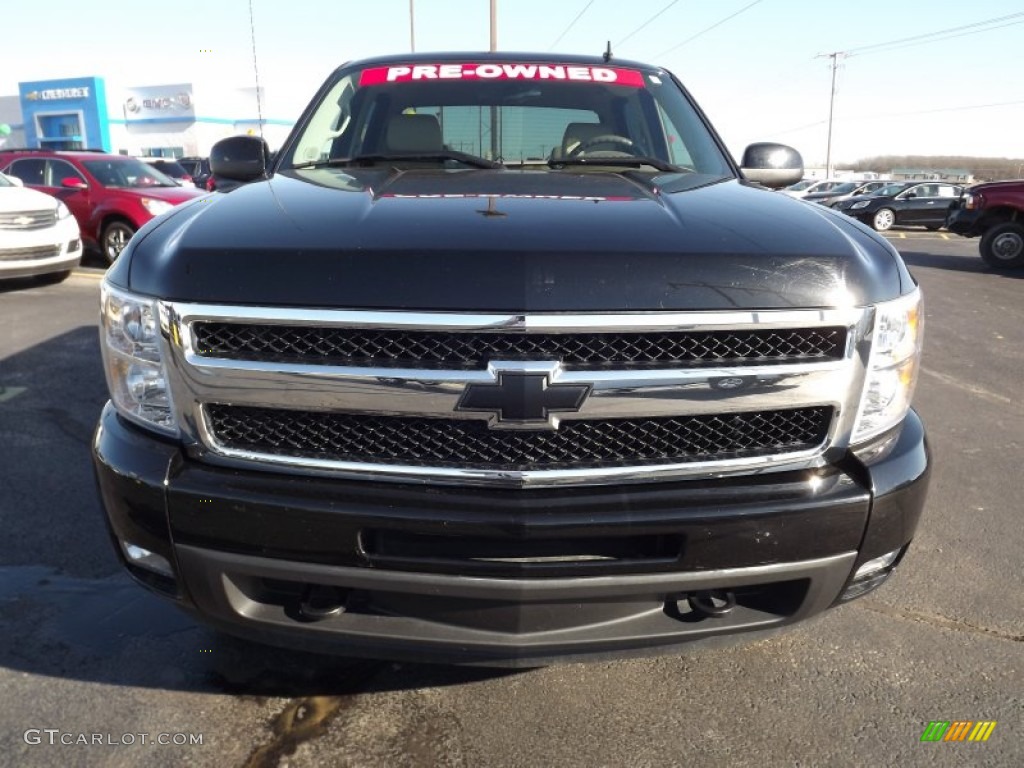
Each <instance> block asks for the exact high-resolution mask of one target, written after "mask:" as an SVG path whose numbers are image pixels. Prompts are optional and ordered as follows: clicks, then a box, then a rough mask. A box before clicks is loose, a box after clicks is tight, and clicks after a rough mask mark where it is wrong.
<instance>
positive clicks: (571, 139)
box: [559, 123, 615, 157]
mask: <svg viewBox="0 0 1024 768" xmlns="http://www.w3.org/2000/svg"><path fill="white" fill-rule="evenodd" d="M609 134H611V135H615V130H614V129H613V128H612V127H611V126H609V125H608V124H607V123H569V124H568V125H567V126H565V133H563V134H562V146H561V154H560V155H559V157H568V156H569V155H570V154H571V153H572V152H573V151H574V150H576V149H578V148H579V147H580V146H581V145H583V144H585V143H586V142H588V141H590V140H591V139H594V138H596V137H598V136H607V135H609Z"/></svg>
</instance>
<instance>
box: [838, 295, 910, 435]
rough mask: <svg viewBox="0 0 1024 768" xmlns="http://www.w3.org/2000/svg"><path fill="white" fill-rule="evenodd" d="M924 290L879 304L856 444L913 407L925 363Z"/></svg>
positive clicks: (887, 427)
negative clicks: (922, 350) (915, 387)
mask: <svg viewBox="0 0 1024 768" xmlns="http://www.w3.org/2000/svg"><path fill="white" fill-rule="evenodd" d="M923 322H924V313H923V311H922V307H921V291H920V289H917V288H915V289H914V291H913V293H910V294H907V295H906V296H901V297H900V298H898V299H896V300H894V301H886V302H882V303H881V304H879V305H877V306H876V307H875V329H874V332H873V334H872V340H871V356H870V358H869V360H868V367H867V373H866V376H865V379H864V392H863V394H862V395H861V399H860V408H859V410H858V411H857V423H856V426H855V427H854V429H853V437H852V439H851V442H852V443H853V444H854V445H856V444H858V443H862V442H864V441H865V440H868V439H870V438H872V437H875V436H876V435H879V434H881V433H882V432H884V431H885V430H887V429H890V428H891V427H894V426H896V425H897V424H899V423H900V422H901V421H902V420H903V417H904V416H906V415H907V411H908V410H910V398H911V397H912V396H913V394H914V385H915V384H916V383H917V374H918V370H919V369H920V363H921V340H922V331H923Z"/></svg>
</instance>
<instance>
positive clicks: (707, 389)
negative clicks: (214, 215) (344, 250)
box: [162, 302, 873, 487]
mask: <svg viewBox="0 0 1024 768" xmlns="http://www.w3.org/2000/svg"><path fill="white" fill-rule="evenodd" d="M162 314H163V327H164V340H165V341H164V343H165V347H166V350H165V351H166V359H167V360H169V361H170V365H169V375H170V383H171V394H172V400H173V402H174V403H175V407H176V411H177V415H178V422H179V424H181V428H182V433H183V438H184V441H185V444H186V447H187V450H188V451H189V454H190V455H191V456H192V457H193V458H194V459H196V460H200V461H205V462H210V463H215V464H221V465H225V466H231V467H245V468H257V469H261V468H262V469H268V470H271V471H275V472H294V473H308V472H314V473H326V474H330V475H337V476H342V477H346V478H354V479H368V480H378V481H380V480H387V481H398V482H417V483H423V482H426V483H439V484H476V485H497V486H507V487H535V486H552V485H568V484H574V483H575V484H589V485H599V484H610V483H619V482H652V481H658V480H671V479H679V478H685V477H708V476H720V475H729V474H742V473H749V472H763V471H781V470H793V469H802V468H812V467H817V466H822V465H824V464H825V463H827V462H828V461H831V460H832V458H833V457H835V456H838V455H839V454H840V453H841V452H842V449H844V448H845V446H846V445H847V444H848V442H849V436H850V433H851V431H852V429H853V424H854V421H855V419H856V415H857V406H858V403H859V399H860V392H861V390H862V385H863V380H864V364H865V361H866V360H867V358H868V355H869V353H870V349H869V343H870V342H869V340H870V329H871V324H872V322H873V313H872V312H871V310H870V309H860V308H852V309H842V310H839V309H832V310H821V309H815V310H793V311H779V310H773V311H764V312H760V311H752V312H691V313H660V312H644V313H620V314H608V315H596V314H569V313H566V314H545V315H541V314H535V315H499V314H468V313H416V312H399V311H394V312H391V311H369V310H367V311H358V310H351V311H350V310H309V309H300V308H295V309H291V308H259V307H234V306H220V305H196V304H184V303H171V302H168V303H164V304H163V305H162ZM517 398H519V399H517Z"/></svg>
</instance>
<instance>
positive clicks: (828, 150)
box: [818, 51, 846, 179]
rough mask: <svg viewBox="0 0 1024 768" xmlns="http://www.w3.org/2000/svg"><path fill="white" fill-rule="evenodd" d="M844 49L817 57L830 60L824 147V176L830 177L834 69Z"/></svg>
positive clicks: (844, 53)
mask: <svg viewBox="0 0 1024 768" xmlns="http://www.w3.org/2000/svg"><path fill="white" fill-rule="evenodd" d="M845 55H846V51H833V52H832V53H822V54H820V55H819V56H818V58H826V57H827V58H829V59H831V60H832V64H831V66H832V89H831V91H830V92H829V97H828V142H827V144H826V147H825V178H826V179H828V178H831V177H832V114H833V111H834V107H835V103H836V70H837V69H838V68H839V57H840V56H845Z"/></svg>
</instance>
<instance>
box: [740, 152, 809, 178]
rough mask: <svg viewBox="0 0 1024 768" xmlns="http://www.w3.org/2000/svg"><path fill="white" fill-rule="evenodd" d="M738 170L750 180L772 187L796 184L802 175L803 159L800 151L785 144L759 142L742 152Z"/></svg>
mask: <svg viewBox="0 0 1024 768" xmlns="http://www.w3.org/2000/svg"><path fill="white" fill-rule="evenodd" d="M740 172H741V173H742V174H743V175H744V176H745V177H746V178H747V179H749V180H750V181H756V182H757V183H758V184H762V185H764V186H766V187H771V188H772V189H779V188H781V187H788V186H789V185H790V184H796V183H797V182H798V181H800V179H802V178H803V176H804V160H803V158H802V157H800V153H799V152H797V151H796V150H795V149H793V148H792V147H787V146H786V145H785V144H775V143H773V142H767V141H766V142H760V143H758V144H751V145H750V146H749V147H747V148H746V150H745V151H744V152H743V162H742V163H740Z"/></svg>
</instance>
